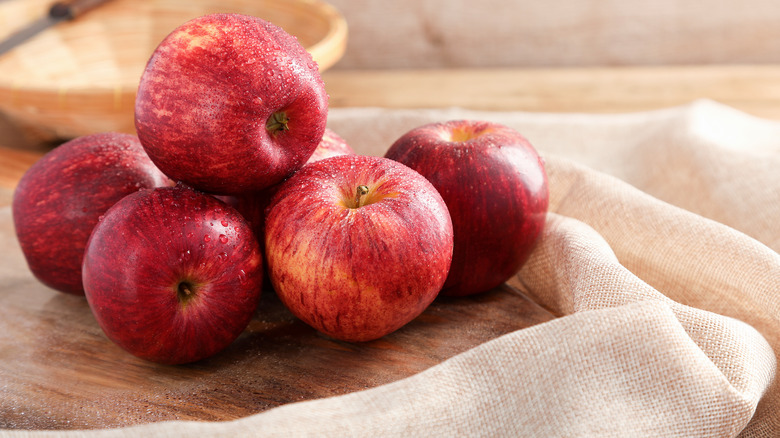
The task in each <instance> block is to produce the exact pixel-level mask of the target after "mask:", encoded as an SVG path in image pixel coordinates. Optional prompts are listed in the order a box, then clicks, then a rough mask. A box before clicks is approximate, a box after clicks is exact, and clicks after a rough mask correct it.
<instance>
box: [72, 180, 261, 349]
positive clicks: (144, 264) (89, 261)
mask: <svg viewBox="0 0 780 438" xmlns="http://www.w3.org/2000/svg"><path fill="white" fill-rule="evenodd" d="M262 273H263V267H262V257H261V254H260V249H259V246H258V243H257V240H256V238H255V236H254V235H253V234H252V230H251V227H250V226H249V223H248V222H246V220H245V219H244V218H243V217H241V215H240V214H239V213H238V212H237V211H236V210H235V209H233V208H232V207H230V206H228V205H227V204H225V203H224V202H222V201H219V200H218V199H216V198H214V197H213V196H211V195H207V194H205V193H202V192H198V191H196V190H194V189H191V188H188V187H186V186H183V185H177V186H176V187H166V188H159V189H155V190H145V191H142V192H138V193H135V194H132V195H129V196H127V197H125V198H124V199H122V200H121V201H119V202H118V203H116V204H115V205H114V206H113V207H111V208H110V209H109V210H108V211H107V212H106V214H105V216H104V217H103V218H102V219H101V220H100V222H99V223H98V225H97V226H96V227H95V229H94V231H93V233H92V235H91V236H90V238H89V242H88V244H87V248H86V251H85V254H84V267H83V278H84V290H85V294H86V297H87V302H88V303H89V306H90V308H91V309H92V313H93V314H94V315H95V318H96V319H97V322H98V324H99V325H100V327H101V328H102V329H103V332H104V333H105V334H106V336H108V338H109V339H111V340H112V341H114V342H115V343H117V344H118V345H119V346H121V347H122V348H124V349H125V350H127V351H128V352H130V353H132V354H134V355H136V356H138V357H141V358H143V359H146V360H149V361H153V362H158V363H164V364H181V363H188V362H194V361H198V360H201V359H204V358H207V357H210V356H212V355H214V354H216V353H217V352H219V351H221V350H222V349H224V348H225V347H227V346H228V345H229V344H230V343H232V342H233V341H234V340H235V339H236V338H237V337H238V336H239V335H240V334H241V332H242V331H243V330H244V329H245V328H246V326H247V325H248V324H249V321H250V320H251V318H252V316H253V315H254V313H255V311H256V308H257V304H258V300H259V297H260V290H261V287H260V286H261V284H262Z"/></svg>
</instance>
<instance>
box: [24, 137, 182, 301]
mask: <svg viewBox="0 0 780 438" xmlns="http://www.w3.org/2000/svg"><path fill="white" fill-rule="evenodd" d="M166 184H169V180H168V179H167V178H166V177H165V175H163V174H162V173H161V172H160V171H159V170H158V169H157V168H156V167H155V166H154V164H152V162H151V160H149V157H147V156H146V153H145V152H144V150H143V148H142V147H141V144H140V143H139V142H138V138H136V137H135V136H133V135H130V134H119V133H101V134H93V135H88V136H84V137H80V138H77V139H74V140H71V141H69V142H66V143H64V144H62V145H60V146H58V147H57V148H55V149H53V150H52V151H50V152H49V153H47V154H46V155H44V156H43V157H42V158H41V159H40V160H39V161H38V162H36V163H35V164H33V165H32V167H30V169H29V170H27V172H26V173H25V174H24V176H23V177H22V178H21V180H20V181H19V184H18V185H17V187H16V190H15V191H14V199H13V206H12V209H13V220H14V226H15V228H16V236H17V237H18V239H19V244H20V246H21V248H22V252H23V253H24V256H25V259H26V260H27V264H28V266H29V267H30V271H32V273H33V275H35V277H36V278H38V280H40V281H41V282H42V283H44V284H45V285H47V286H49V287H51V288H53V289H56V290H58V291H61V292H66V293H70V294H75V295H83V294H84V289H83V287H82V284H81V260H82V257H83V256H84V247H85V246H86V244H87V239H88V238H89V234H90V233H91V232H92V228H93V227H94V226H95V224H97V222H98V218H99V217H100V215H102V214H103V213H105V212H106V210H108V208H109V207H111V206H112V205H114V203H116V202H117V201H119V200H120V199H122V198H124V197H125V196H126V195H129V194H131V193H133V192H136V191H138V190H139V189H148V188H154V187H159V186H162V185H166Z"/></svg>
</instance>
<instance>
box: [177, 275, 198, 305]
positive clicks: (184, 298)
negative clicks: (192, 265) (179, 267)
mask: <svg viewBox="0 0 780 438" xmlns="http://www.w3.org/2000/svg"><path fill="white" fill-rule="evenodd" d="M176 297H177V298H178V299H179V302H180V303H181V304H182V305H183V306H184V305H186V304H187V303H188V302H189V301H190V300H192V299H193V298H195V288H194V286H193V285H192V284H191V283H189V282H187V281H182V282H180V283H179V284H178V285H177V286H176Z"/></svg>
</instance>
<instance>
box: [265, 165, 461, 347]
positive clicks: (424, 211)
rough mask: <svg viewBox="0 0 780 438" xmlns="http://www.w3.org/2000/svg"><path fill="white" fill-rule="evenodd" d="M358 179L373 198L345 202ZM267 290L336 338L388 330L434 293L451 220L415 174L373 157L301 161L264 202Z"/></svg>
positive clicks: (447, 255)
mask: <svg viewBox="0 0 780 438" xmlns="http://www.w3.org/2000/svg"><path fill="white" fill-rule="evenodd" d="M359 185H366V186H367V187H368V188H369V194H368V195H366V196H367V198H365V199H372V200H374V201H375V202H373V203H369V204H368V205H363V206H361V207H359V208H350V206H349V203H350V202H352V201H354V198H355V196H356V191H357V188H358V186H359ZM266 213H267V216H266V225H265V246H266V256H267V260H268V272H269V276H270V278H271V282H272V284H273V287H274V290H276V293H277V295H278V296H279V298H280V299H281V300H282V302H283V303H284V304H285V305H286V306H287V307H288V308H289V309H290V311H291V312H292V313H293V314H295V315H296V316H297V317H298V318H300V319H301V320H303V321H304V322H306V323H307V324H309V325H311V326H312V327H314V328H315V329H317V330H318V331H320V332H322V333H324V334H326V335H328V336H331V337H333V338H336V339H340V340H344V341H352V342H360V341H369V340H373V339H377V338H380V337H382V336H384V335H386V334H388V333H391V332H393V331H395V330H397V329H399V328H400V327H402V326H403V325H405V324H406V323H408V322H409V321H411V320H412V319H414V318H415V317H417V316H418V315H419V314H420V313H422V312H423V311H424V310H425V309H426V308H427V306H428V305H429V304H430V303H431V302H432V301H433V300H434V299H435V298H436V296H437V295H438V293H439V290H440V289H441V286H442V285H443V284H444V280H445V279H446V277H447V272H448V270H449V266H450V262H451V258H452V222H451V220H450V217H449V213H448V212H447V208H446V206H445V204H444V201H443V200H442V199H441V196H439V194H438V193H437V192H436V190H435V189H434V188H433V186H432V185H431V184H430V183H429V182H428V181H427V180H426V179H425V178H423V177H422V176H420V175H419V174H418V173H416V172H414V171H412V170H411V169H409V168H408V167H406V166H403V165H401V164H399V163H396V162H394V161H391V160H386V159H384V158H381V157H366V156H359V155H342V156H337V157H332V158H326V159H324V160H320V161H317V162H314V163H311V164H308V165H306V166H304V167H303V168H302V169H301V170H300V171H298V172H297V173H296V174H295V175H293V176H292V177H291V178H290V179H288V180H287V181H285V182H284V183H283V184H282V186H281V187H280V188H279V191H278V192H277V193H276V195H275V196H274V198H273V199H272V200H271V204H270V205H269V207H268V209H267V210H266Z"/></svg>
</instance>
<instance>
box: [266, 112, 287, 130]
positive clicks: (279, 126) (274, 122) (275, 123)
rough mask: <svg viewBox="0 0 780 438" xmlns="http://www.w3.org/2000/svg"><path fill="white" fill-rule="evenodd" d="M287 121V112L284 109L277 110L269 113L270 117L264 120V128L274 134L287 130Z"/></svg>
mask: <svg viewBox="0 0 780 438" xmlns="http://www.w3.org/2000/svg"><path fill="white" fill-rule="evenodd" d="M289 122H290V119H289V118H288V117H287V113H285V112H284V111H278V112H275V113H273V114H271V117H269V118H268V121H267V122H265V129H267V130H268V132H270V133H271V134H276V133H278V132H282V131H289V130H290V127H289V126H287V124H288V123H289Z"/></svg>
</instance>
